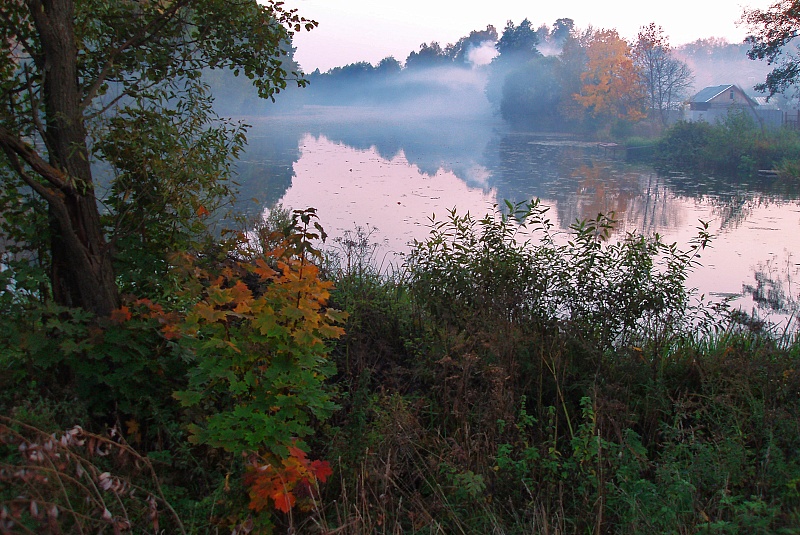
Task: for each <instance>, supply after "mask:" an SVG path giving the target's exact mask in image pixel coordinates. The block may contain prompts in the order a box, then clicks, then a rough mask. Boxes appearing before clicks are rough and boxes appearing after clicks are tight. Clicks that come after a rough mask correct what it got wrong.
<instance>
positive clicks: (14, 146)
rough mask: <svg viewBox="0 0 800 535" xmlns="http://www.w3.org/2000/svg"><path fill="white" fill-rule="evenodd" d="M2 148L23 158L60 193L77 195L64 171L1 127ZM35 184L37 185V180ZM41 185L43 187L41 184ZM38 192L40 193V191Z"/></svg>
mask: <svg viewBox="0 0 800 535" xmlns="http://www.w3.org/2000/svg"><path fill="white" fill-rule="evenodd" d="M0 146H2V147H3V150H5V151H6V154H9V153H12V154H14V155H15V156H18V157H20V158H22V160H23V161H25V163H27V164H28V165H30V166H31V168H32V169H33V170H34V171H36V172H37V173H38V174H39V175H40V176H41V177H42V178H44V179H45V180H46V181H47V182H49V183H50V184H51V185H52V186H53V187H55V188H56V189H58V190H59V191H63V192H64V193H70V194H74V193H76V190H75V187H74V186H73V185H72V184H71V183H70V181H69V178H68V177H67V176H66V175H65V174H64V172H63V171H61V170H60V169H58V168H56V167H53V166H52V165H50V164H49V163H47V162H46V161H45V160H44V159H43V158H42V157H41V156H39V154H38V153H37V152H36V151H35V150H33V149H32V148H30V147H29V146H28V144H27V143H25V142H23V141H22V140H21V139H19V138H18V137H16V136H14V135H12V134H11V133H10V132H9V131H8V130H7V129H6V128H5V127H4V126H0ZM10 159H11V158H10ZM12 163H13V162H12ZM20 169H21V166H20ZM17 172H18V173H19V172H20V171H19V170H18V171H17ZM21 176H22V175H21ZM23 179H24V177H23ZM26 182H27V181H26ZM33 182H34V183H37V182H36V181H35V180H34V181H33ZM37 184H38V183H37ZM39 185H40V186H41V184H39ZM31 187H33V185H31ZM34 189H36V188H34ZM36 191H37V193H40V192H39V190H38V189H37V190H36Z"/></svg>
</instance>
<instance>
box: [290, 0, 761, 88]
mask: <svg viewBox="0 0 800 535" xmlns="http://www.w3.org/2000/svg"><path fill="white" fill-rule="evenodd" d="M775 1H776V0H741V1H737V0H732V1H731V0H639V1H637V2H634V1H630V0H627V1H623V0H563V1H558V2H556V1H545V2H534V1H531V0H526V1H522V0H489V1H488V2H481V1H478V0H285V7H287V8H297V9H298V11H299V13H300V15H302V16H305V17H306V18H310V19H314V20H316V21H317V22H319V27H318V28H316V29H314V30H312V31H311V32H305V31H303V32H300V33H299V34H297V36H296V37H295V46H296V47H297V54H296V56H295V58H296V59H297V61H298V62H299V63H300V65H301V67H302V68H303V70H304V71H305V72H312V71H313V70H314V69H316V68H319V69H320V70H321V71H323V72H324V71H326V70H328V69H330V68H332V67H337V66H342V65H346V64H348V63H355V62H357V61H369V62H370V63H372V64H375V63H377V62H378V61H380V60H381V59H382V58H385V57H386V56H394V57H395V58H396V59H398V60H399V61H401V62H403V61H405V59H406V57H407V56H408V54H409V52H411V51H412V50H418V49H419V45H420V44H422V43H423V42H426V43H430V42H431V41H438V42H439V44H441V45H442V47H444V46H445V45H446V44H448V43H454V42H456V41H457V40H458V39H459V38H461V37H463V36H466V35H468V34H469V32H470V31H472V30H483V29H485V28H486V25H487V24H492V25H494V27H495V28H497V31H498V33H502V31H503V28H504V27H505V25H506V21H507V20H509V19H510V20H512V21H514V24H519V23H520V22H521V21H522V20H523V19H524V18H526V17H527V18H528V19H530V21H531V22H532V23H533V26H534V27H538V26H540V25H541V24H543V23H545V24H547V25H548V26H552V24H553V22H554V21H555V20H556V19H559V18H570V19H573V20H574V21H575V24H576V26H577V27H578V28H581V29H584V28H586V27H587V26H589V25H590V24H591V25H592V26H593V27H595V28H598V29H599V28H616V29H617V31H618V32H619V33H620V35H621V36H622V37H625V38H627V39H634V38H635V37H636V34H637V33H638V31H639V28H640V27H641V26H644V25H646V24H649V23H650V22H655V23H656V24H658V25H660V26H662V27H663V28H664V31H665V33H666V34H667V35H668V36H669V38H670V43H671V44H672V45H680V44H683V43H687V42H690V41H694V40H696V39H699V38H708V37H724V38H725V39H727V40H728V41H731V42H740V41H741V40H742V39H744V37H745V35H746V33H747V32H746V28H745V27H743V26H739V25H737V23H738V21H739V19H740V18H741V15H742V10H743V8H744V7H750V8H754V7H755V8H761V9H764V8H766V7H768V6H769V5H771V4H773V3H775Z"/></svg>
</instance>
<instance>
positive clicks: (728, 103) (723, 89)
mask: <svg viewBox="0 0 800 535" xmlns="http://www.w3.org/2000/svg"><path fill="white" fill-rule="evenodd" d="M757 106H758V103H757V102H756V101H755V100H753V99H751V98H750V97H748V96H747V95H746V94H745V93H744V91H742V90H741V89H740V88H739V87H738V86H735V85H731V84H727V85H714V86H710V87H706V88H705V89H703V90H702V91H700V92H699V93H697V94H696V95H695V96H693V97H692V98H691V99H690V100H689V109H688V110H686V111H685V116H684V117H685V119H686V120H687V121H691V122H695V121H705V122H707V123H713V122H715V121H720V120H722V119H724V118H725V117H727V116H728V113H729V112H730V111H731V110H742V111H748V112H751V113H752V114H753V118H755V108H756V107H757Z"/></svg>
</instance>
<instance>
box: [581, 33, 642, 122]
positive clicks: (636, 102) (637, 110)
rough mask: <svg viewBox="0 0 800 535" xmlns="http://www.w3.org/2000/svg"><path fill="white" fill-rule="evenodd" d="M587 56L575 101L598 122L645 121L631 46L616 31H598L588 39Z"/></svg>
mask: <svg viewBox="0 0 800 535" xmlns="http://www.w3.org/2000/svg"><path fill="white" fill-rule="evenodd" d="M586 56H587V63H586V70H585V71H584V72H583V74H581V81H582V82H583V86H582V87H581V91H580V93H577V94H575V95H574V98H575V100H577V101H578V102H579V103H580V104H582V105H583V106H584V107H585V108H586V109H588V110H589V111H590V112H591V113H592V115H594V116H595V117H598V118H605V119H623V120H628V121H638V120H640V119H642V118H644V116H645V114H644V113H643V111H642V106H643V97H644V89H643V86H642V84H641V78H640V77H639V74H638V72H637V70H636V67H635V66H634V63H633V59H632V55H631V47H630V45H629V44H628V42H627V41H625V39H623V38H621V37H620V36H619V34H618V33H617V31H616V30H598V31H596V32H594V33H592V34H591V35H590V36H589V37H588V39H587V46H586Z"/></svg>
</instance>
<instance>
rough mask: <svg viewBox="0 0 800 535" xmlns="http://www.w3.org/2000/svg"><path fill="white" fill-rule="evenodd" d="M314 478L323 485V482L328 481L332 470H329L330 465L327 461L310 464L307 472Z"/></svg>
mask: <svg viewBox="0 0 800 535" xmlns="http://www.w3.org/2000/svg"><path fill="white" fill-rule="evenodd" d="M309 471H310V472H311V473H312V474H313V475H314V477H315V478H317V479H318V480H319V481H320V482H321V483H325V480H327V479H328V476H332V475H333V468H331V463H329V462H328V461H319V460H317V461H314V462H312V463H311V469H310V470H309Z"/></svg>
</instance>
